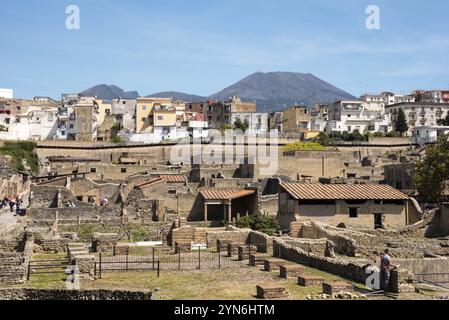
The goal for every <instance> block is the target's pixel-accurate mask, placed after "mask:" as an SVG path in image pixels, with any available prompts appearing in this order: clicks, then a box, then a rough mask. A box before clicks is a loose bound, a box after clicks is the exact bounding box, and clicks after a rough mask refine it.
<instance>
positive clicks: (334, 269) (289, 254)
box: [273, 239, 368, 283]
mask: <svg viewBox="0 0 449 320" xmlns="http://www.w3.org/2000/svg"><path fill="white" fill-rule="evenodd" d="M273 254H274V256H275V257H277V258H281V259H285V260H289V261H292V262H296V263H299V264H302V265H306V266H309V267H312V268H316V269H319V270H322V271H326V272H329V273H332V274H335V275H338V276H340V277H343V278H345V279H348V280H351V281H355V282H359V283H365V281H366V278H367V277H368V275H367V274H366V273H365V267H366V264H365V263H361V262H360V263H359V262H350V261H344V260H338V259H334V258H327V257H323V256H320V255H316V254H313V253H310V252H307V251H305V250H303V249H301V248H299V247H294V246H292V245H289V244H287V243H285V242H284V241H283V240H281V239H275V240H274V242H273Z"/></svg>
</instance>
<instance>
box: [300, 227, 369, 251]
mask: <svg viewBox="0 0 449 320" xmlns="http://www.w3.org/2000/svg"><path fill="white" fill-rule="evenodd" d="M296 230H297V232H298V233H299V234H298V235H299V236H300V237H302V238H308V239H329V240H331V241H332V242H333V243H334V244H335V252H337V253H340V254H345V255H347V256H350V257H354V256H356V254H357V246H360V247H369V246H370V245H372V243H373V242H374V241H375V239H376V235H371V234H366V233H362V232H357V231H354V230H348V229H340V228H336V227H332V226H330V225H327V224H325V223H321V222H318V221H304V222H302V223H301V225H300V226H296Z"/></svg>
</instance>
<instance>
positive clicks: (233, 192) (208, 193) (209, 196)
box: [200, 188, 255, 200]
mask: <svg viewBox="0 0 449 320" xmlns="http://www.w3.org/2000/svg"><path fill="white" fill-rule="evenodd" d="M254 193H255V191H254V190H244V189H217V188H206V189H202V190H200V194H201V196H202V197H203V198H204V200H232V199H237V198H241V197H245V196H249V195H251V194H254Z"/></svg>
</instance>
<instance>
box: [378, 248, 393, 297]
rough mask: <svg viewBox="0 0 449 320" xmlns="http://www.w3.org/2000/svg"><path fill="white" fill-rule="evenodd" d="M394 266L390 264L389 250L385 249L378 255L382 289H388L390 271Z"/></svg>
mask: <svg viewBox="0 0 449 320" xmlns="http://www.w3.org/2000/svg"><path fill="white" fill-rule="evenodd" d="M395 268H396V266H395V265H392V264H391V256H390V250H389V249H385V252H384V253H383V254H382V255H381V256H380V288H381V289H382V290H384V291H386V290H388V283H389V281H390V272H391V270H393V269H395Z"/></svg>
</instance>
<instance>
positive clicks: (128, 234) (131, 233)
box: [59, 223, 160, 242]
mask: <svg viewBox="0 0 449 320" xmlns="http://www.w3.org/2000/svg"><path fill="white" fill-rule="evenodd" d="M159 227H160V226H159V225H154V224H152V225H142V224H127V225H122V226H120V225H108V224H87V223H86V224H80V225H65V226H60V227H59V228H60V230H61V231H62V232H76V233H78V237H79V239H80V240H81V241H83V242H89V241H91V240H92V234H93V233H94V232H99V233H118V234H119V235H125V237H124V238H126V240H127V241H130V242H140V241H152V240H153V238H154V235H155V231H156V230H157V229H158V228H159Z"/></svg>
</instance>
